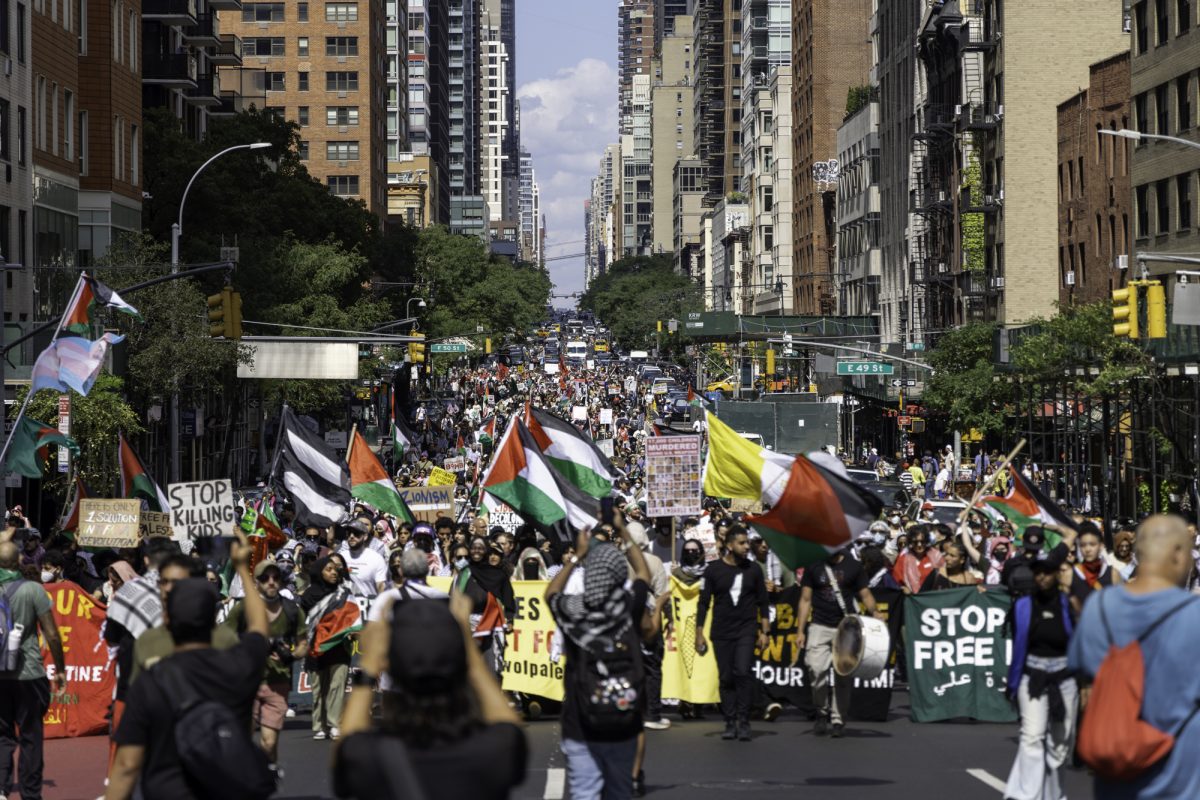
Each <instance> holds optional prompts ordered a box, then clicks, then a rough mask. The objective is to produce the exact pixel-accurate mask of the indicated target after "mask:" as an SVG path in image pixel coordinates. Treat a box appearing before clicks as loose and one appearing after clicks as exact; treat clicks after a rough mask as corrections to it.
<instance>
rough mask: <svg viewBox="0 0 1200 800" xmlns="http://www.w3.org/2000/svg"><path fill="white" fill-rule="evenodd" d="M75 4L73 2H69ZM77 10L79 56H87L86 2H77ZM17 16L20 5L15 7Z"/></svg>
mask: <svg viewBox="0 0 1200 800" xmlns="http://www.w3.org/2000/svg"><path fill="white" fill-rule="evenodd" d="M71 1H72V2H75V0H71ZM78 2H79V8H78V9H76V12H77V13H76V14H75V18H76V19H78V20H79V55H81V56H86V55H87V13H88V11H87V0H78ZM17 12H18V16H19V15H20V13H21V6H20V4H18V5H17Z"/></svg>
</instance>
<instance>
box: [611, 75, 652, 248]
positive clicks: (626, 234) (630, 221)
mask: <svg viewBox="0 0 1200 800" xmlns="http://www.w3.org/2000/svg"><path fill="white" fill-rule="evenodd" d="M630 99H631V106H630V109H631V110H630V132H629V133H627V134H623V135H622V136H621V170H620V173H619V174H620V175H621V182H620V207H621V227H620V231H621V239H620V243H621V255H622V256H625V257H628V256H634V255H646V254H649V253H650V252H651V248H652V246H653V238H654V233H653V228H652V222H653V218H654V193H653V187H652V181H653V176H652V173H651V163H650V161H651V135H650V116H651V115H650V76H649V75H634V76H633V89H632V95H631V98H630Z"/></svg>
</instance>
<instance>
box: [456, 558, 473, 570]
mask: <svg viewBox="0 0 1200 800" xmlns="http://www.w3.org/2000/svg"><path fill="white" fill-rule="evenodd" d="M469 563H470V562H469V561H468V560H467V559H465V558H459V559H456V560H455V561H454V566H455V567H456V568H457V569H466V568H467V564H469Z"/></svg>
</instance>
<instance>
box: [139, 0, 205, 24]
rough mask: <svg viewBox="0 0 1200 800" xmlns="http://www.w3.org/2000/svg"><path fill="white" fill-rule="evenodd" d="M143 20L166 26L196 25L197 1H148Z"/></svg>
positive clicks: (144, 7) (145, 5)
mask: <svg viewBox="0 0 1200 800" xmlns="http://www.w3.org/2000/svg"><path fill="white" fill-rule="evenodd" d="M142 19H144V20H153V21H154V22H161V23H162V24H164V25H195V24H196V0H146V2H145V3H143V4H142Z"/></svg>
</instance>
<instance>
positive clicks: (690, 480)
mask: <svg viewBox="0 0 1200 800" xmlns="http://www.w3.org/2000/svg"><path fill="white" fill-rule="evenodd" d="M701 511H702V508H701V506H700V437H699V436H649V437H647V438H646V516H648V517H698V516H700V512H701Z"/></svg>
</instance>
